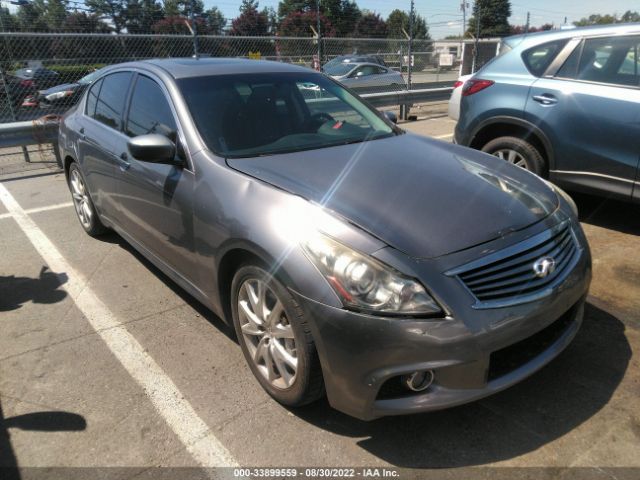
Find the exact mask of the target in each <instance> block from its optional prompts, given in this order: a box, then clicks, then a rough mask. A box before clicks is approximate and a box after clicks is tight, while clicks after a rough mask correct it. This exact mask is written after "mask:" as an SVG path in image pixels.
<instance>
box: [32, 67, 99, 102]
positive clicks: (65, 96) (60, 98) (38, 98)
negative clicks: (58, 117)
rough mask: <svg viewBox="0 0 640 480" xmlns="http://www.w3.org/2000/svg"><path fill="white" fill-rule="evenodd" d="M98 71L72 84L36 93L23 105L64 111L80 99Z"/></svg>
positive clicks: (64, 84)
mask: <svg viewBox="0 0 640 480" xmlns="http://www.w3.org/2000/svg"><path fill="white" fill-rule="evenodd" d="M99 72H100V70H96V71H94V72H91V73H89V74H88V75H85V76H84V77H82V78H81V79H80V80H78V81H77V82H74V83H63V84H61V85H56V86H54V87H51V88H47V89H45V90H40V91H38V92H36V93H35V94H34V95H32V96H31V97H28V98H26V99H25V101H24V102H23V104H28V105H29V106H37V107H40V108H47V109H48V108H53V107H55V108H60V109H62V110H66V109H67V108H70V107H72V106H73V105H75V103H76V102H77V101H78V100H79V99H80V98H81V97H82V94H83V93H84V91H85V89H86V88H87V87H88V86H89V85H91V84H92V83H93V80H94V79H95V78H96V77H97V76H98V75H99Z"/></svg>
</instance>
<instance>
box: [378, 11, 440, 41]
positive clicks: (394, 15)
mask: <svg viewBox="0 0 640 480" xmlns="http://www.w3.org/2000/svg"><path fill="white" fill-rule="evenodd" d="M387 27H388V31H389V33H388V37H389V38H398V39H406V38H407V37H406V35H405V32H406V33H407V35H408V34H409V15H408V14H407V13H406V12H403V11H402V10H398V9H396V10H394V11H392V12H391V13H390V14H389V16H388V17H387ZM413 38H414V39H416V40H431V35H429V27H428V26H427V22H426V21H425V19H424V18H422V17H421V16H420V15H416V16H415V19H414V22H413Z"/></svg>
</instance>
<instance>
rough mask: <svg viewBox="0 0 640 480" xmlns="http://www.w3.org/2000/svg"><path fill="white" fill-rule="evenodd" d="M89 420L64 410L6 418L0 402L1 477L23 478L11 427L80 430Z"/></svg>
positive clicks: (48, 430) (56, 430) (10, 479)
mask: <svg viewBox="0 0 640 480" xmlns="http://www.w3.org/2000/svg"><path fill="white" fill-rule="evenodd" d="M86 428H87V421H86V420H85V418H84V417H83V416H82V415H78V414H76V413H70V412H62V411H50V412H33V413H27V414H24V415H18V416H15V417H10V418H5V417H4V413H3V411H2V403H1V402H0V478H2V479H3V480H19V479H20V478H21V476H20V471H19V465H18V460H17V458H16V455H15V452H14V450H13V447H12V445H11V439H10V436H9V429H20V430H27V431H40V432H78V431H83V430H86Z"/></svg>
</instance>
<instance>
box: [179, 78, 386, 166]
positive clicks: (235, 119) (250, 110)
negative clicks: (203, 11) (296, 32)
mask: <svg viewBox="0 0 640 480" xmlns="http://www.w3.org/2000/svg"><path fill="white" fill-rule="evenodd" d="M178 85H179V87H180V89H181V91H182V94H183V95H184V97H185V100H186V102H187V104H188V106H189V110H190V111H191V114H192V115H193V119H194V121H195V124H196V127H197V128H198V131H199V132H200V134H201V135H202V138H203V140H204V141H205V143H206V144H207V146H208V147H209V148H210V149H211V150H213V151H214V152H216V153H217V154H219V155H222V156H225V157H227V158H233V157H256V156H261V155H272V154H276V153H285V152H296V151H300V150H310V149H315V148H324V147H329V146H334V145H344V144H347V143H355V142H362V141H365V140H374V139H377V138H382V137H387V136H391V135H395V134H396V132H397V130H396V129H394V128H393V127H392V126H391V125H390V124H389V123H388V122H387V121H386V120H383V118H382V116H381V115H380V114H379V113H378V112H376V111H375V110H373V109H371V108H370V107H368V106H366V105H365V104H364V103H362V102H361V101H360V100H358V99H357V98H356V97H355V96H354V95H353V94H351V93H350V92H348V91H347V90H345V89H344V88H342V87H341V86H339V85H338V84H336V83H335V82H333V81H332V80H330V79H328V78H326V77H324V76H323V75H320V74H317V73H314V72H310V73H308V74H306V73H278V74H270V73H269V74H246V75H216V76H208V77H193V78H185V79H181V80H179V81H178Z"/></svg>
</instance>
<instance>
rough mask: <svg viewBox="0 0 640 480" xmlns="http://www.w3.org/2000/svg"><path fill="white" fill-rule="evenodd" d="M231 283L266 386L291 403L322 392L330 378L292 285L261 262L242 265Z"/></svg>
mask: <svg viewBox="0 0 640 480" xmlns="http://www.w3.org/2000/svg"><path fill="white" fill-rule="evenodd" d="M231 289H232V295H231V297H232V305H231V306H232V313H233V323H234V327H235V330H236V334H237V336H238V341H239V343H240V346H241V348H242V352H243V354H244V356H245V359H246V361H247V363H248V364H249V367H250V368H251V371H252V372H253V374H254V376H255V377H256V379H257V380H258V382H260V385H262V388H264V389H265V390H266V391H267V393H269V395H271V396H272V397H273V398H274V399H276V400H277V401H278V402H280V403H282V404H284V405H289V406H300V405H305V404H307V403H311V402H313V401H314V400H317V399H318V398H320V397H321V396H322V394H323V393H324V383H323V380H322V371H321V368H320V362H319V359H318V355H317V352H316V348H315V344H314V342H313V338H312V337H311V332H310V330H309V325H308V323H307V319H306V318H305V315H304V314H303V313H302V311H301V309H300V307H299V306H298V304H297V303H296V301H295V299H294V298H293V297H292V296H291V294H290V293H289V291H288V290H287V289H286V288H285V287H284V285H282V284H281V283H280V282H279V281H278V280H276V279H275V278H274V277H272V276H270V275H269V274H268V273H267V272H266V271H265V270H263V269H262V268H260V267H258V266H257V265H245V266H243V267H241V268H240V269H239V270H238V271H237V273H236V274H235V276H234V278H233V282H232V285H231Z"/></svg>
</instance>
